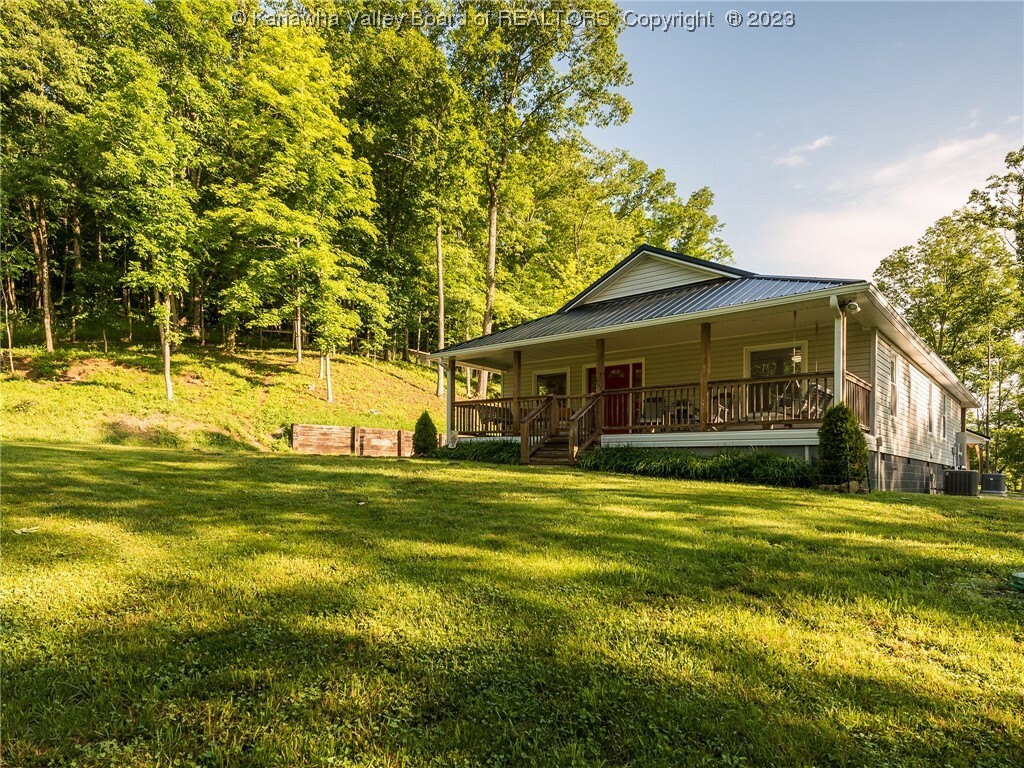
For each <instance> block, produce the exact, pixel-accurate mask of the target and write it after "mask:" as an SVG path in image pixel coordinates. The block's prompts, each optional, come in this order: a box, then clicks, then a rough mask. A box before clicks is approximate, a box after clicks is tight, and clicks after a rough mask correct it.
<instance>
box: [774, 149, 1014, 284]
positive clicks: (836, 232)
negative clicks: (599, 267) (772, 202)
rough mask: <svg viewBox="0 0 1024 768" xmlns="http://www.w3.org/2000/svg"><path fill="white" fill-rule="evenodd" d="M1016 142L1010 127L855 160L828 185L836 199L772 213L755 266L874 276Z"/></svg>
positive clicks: (993, 169)
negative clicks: (868, 163)
mask: <svg viewBox="0 0 1024 768" xmlns="http://www.w3.org/2000/svg"><path fill="white" fill-rule="evenodd" d="M1019 145H1020V138H1019V136H1015V135H1014V134H1013V133H996V132H990V133H986V134H984V135H982V136H976V137H972V138H965V139H957V140H951V141H944V142H940V143H937V144H933V145H931V146H926V147H918V148H915V149H913V150H911V151H908V152H907V153H906V154H905V155H904V156H903V157H901V158H899V159H898V160H896V161H895V162H890V163H887V164H884V165H882V164H879V165H877V166H875V167H866V168H865V167H863V166H859V165H858V166H857V169H856V170H853V171H851V172H850V173H848V174H845V175H844V176H842V177H840V178H837V179H834V180H832V181H831V182H830V183H828V184H827V185H823V186H824V187H825V189H826V190H827V191H826V192H825V193H824V196H823V200H825V201H828V200H833V201H834V203H833V204H832V205H831V206H829V207H826V208H824V209H819V210H816V211H810V212H806V213H797V214H793V215H789V216H781V217H778V218H777V219H775V220H774V221H773V222H772V224H770V225H769V226H770V229H769V231H767V232H766V233H765V237H764V238H763V239H762V241H761V246H762V248H761V249H760V250H761V253H760V254H759V258H758V260H757V261H758V262H759V263H758V264H757V266H756V267H754V268H755V269H760V270H762V271H768V270H771V271H774V272H779V273H786V274H822V273H823V274H826V275H829V276H849V277H860V278H870V277H871V274H872V272H874V270H875V267H877V266H878V262H879V261H880V260H881V259H882V258H884V257H885V256H887V255H888V254H890V253H891V252H892V251H893V250H894V249H896V248H898V247H900V246H902V245H910V244H912V243H914V242H916V241H917V239H918V238H919V237H920V236H921V235H923V234H924V231H925V229H927V228H928V226H930V225H931V224H932V223H934V222H935V221H936V220H937V219H939V218H940V217H942V216H944V215H946V214H948V213H950V212H952V211H954V210H955V209H957V208H960V207H963V206H964V205H965V204H966V202H967V197H968V195H969V194H970V191H971V190H972V189H974V188H975V187H980V186H983V185H984V182H985V179H986V178H987V177H988V176H989V175H991V174H993V173H997V172H999V171H1000V170H1001V169H1002V167H1003V158H1004V157H1005V155H1006V153H1007V152H1008V151H1009V150H1011V149H1013V148H1014V147H1015V146H1019ZM769 265H770V266H769Z"/></svg>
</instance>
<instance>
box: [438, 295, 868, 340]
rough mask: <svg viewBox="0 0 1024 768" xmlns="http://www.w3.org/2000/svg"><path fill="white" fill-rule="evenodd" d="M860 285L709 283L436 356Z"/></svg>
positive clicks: (599, 305)
mask: <svg viewBox="0 0 1024 768" xmlns="http://www.w3.org/2000/svg"><path fill="white" fill-rule="evenodd" d="M861 282H863V281H861V280H842V279H831V278H813V277H812V278H802V277H773V276H768V275H752V276H749V277H737V278H722V279H720V280H710V281H707V282H703V283H695V284H691V285H684V286H679V287H677V288H667V289H665V290H661V291H652V292H650V293H641V294H637V295H635V296H624V297H622V298H618V299H610V300H608V301H601V302H595V303H593V304H583V305H581V306H576V307H572V308H570V309H562V310H560V311H558V312H556V313H554V314H553V315H548V316H546V317H541V318H539V319H537V320H532V321H530V322H528V323H523V324H522V325H517V326H515V327H513V328H507V329H505V330H503V331H497V332H496V333H492V334H490V335H488V336H480V337H478V338H475V339H470V340H469V341H466V342H463V343H461V344H456V345H454V346H451V347H445V348H444V350H443V352H442V353H440V354H443V355H444V356H445V357H447V356H448V355H450V354H453V353H456V352H465V351H467V350H472V349H477V348H481V347H495V346H502V345H505V344H515V343H520V342H524V341H533V340H536V339H543V338H545V337H548V336H558V335H561V334H565V333H585V332H587V331H595V330H600V329H603V328H614V327H616V326H624V325H630V324H632V323H640V322H644V321H648V320H657V319H660V318H666V317H683V316H685V315H689V314H693V313H696V312H706V311H708V310H714V309H722V308H725V307H735V306H738V305H743V304H756V303H757V302H761V301H769V300H771V299H780V298H787V297H790V296H799V295H801V294H805V293H814V292H815V291H824V290H828V289H830V288H840V287H842V286H844V285H851V284H854V283H861Z"/></svg>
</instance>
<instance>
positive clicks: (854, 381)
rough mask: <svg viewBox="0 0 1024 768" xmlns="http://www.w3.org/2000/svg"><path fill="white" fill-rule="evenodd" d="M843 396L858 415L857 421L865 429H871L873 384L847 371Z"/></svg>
mask: <svg viewBox="0 0 1024 768" xmlns="http://www.w3.org/2000/svg"><path fill="white" fill-rule="evenodd" d="M844 386H845V388H844V389H843V397H844V399H845V400H846V404H847V405H848V406H850V409H851V410H852V411H853V412H854V414H855V415H856V416H857V421H859V422H860V425H861V426H862V427H864V429H866V430H868V431H870V430H871V427H872V424H871V385H870V384H868V383H867V382H866V381H864V379H862V378H860V377H859V376H854V375H853V374H852V373H850V372H849V371H847V372H846V380H845V382H844Z"/></svg>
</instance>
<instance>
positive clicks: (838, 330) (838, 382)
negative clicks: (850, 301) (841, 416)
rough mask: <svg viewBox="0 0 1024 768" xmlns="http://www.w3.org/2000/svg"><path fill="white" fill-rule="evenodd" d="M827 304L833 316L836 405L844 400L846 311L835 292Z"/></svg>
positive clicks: (833, 363) (833, 364)
mask: <svg viewBox="0 0 1024 768" xmlns="http://www.w3.org/2000/svg"><path fill="white" fill-rule="evenodd" d="M828 306H829V308H830V309H831V310H832V316H833V317H834V318H835V335H834V337H833V359H832V370H833V376H834V377H835V385H834V386H835V399H834V402H835V403H836V404H837V405H838V404H839V403H844V402H846V312H844V311H843V307H842V306H840V304H839V298H838V297H837V296H836V295H835V294H832V295H831V296H829V297H828Z"/></svg>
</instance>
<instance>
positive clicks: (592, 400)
mask: <svg viewBox="0 0 1024 768" xmlns="http://www.w3.org/2000/svg"><path fill="white" fill-rule="evenodd" d="M603 401H604V397H603V395H601V394H600V393H599V394H596V395H591V396H590V397H588V398H587V400H586V402H584V403H583V405H582V406H581V407H580V409H579V410H578V411H576V413H574V414H573V415H572V418H571V419H570V420H569V458H571V459H573V460H574V461H575V459H576V457H577V456H579V455H580V453H581V452H582V451H585V450H587V448H589V447H590V446H591V445H593V444H594V443H595V442H597V441H598V440H599V439H600V437H601V411H600V408H601V404H602V403H603Z"/></svg>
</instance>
